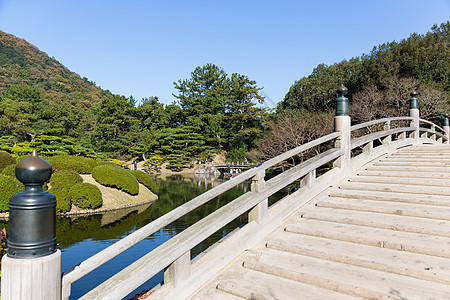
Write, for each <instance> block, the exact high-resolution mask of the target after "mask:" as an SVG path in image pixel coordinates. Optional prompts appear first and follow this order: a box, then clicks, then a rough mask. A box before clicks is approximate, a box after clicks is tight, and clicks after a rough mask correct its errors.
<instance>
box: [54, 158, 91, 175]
mask: <svg viewBox="0 0 450 300" xmlns="http://www.w3.org/2000/svg"><path fill="white" fill-rule="evenodd" d="M47 161H48V162H49V163H50V164H51V165H52V168H53V172H56V171H61V170H72V171H75V172H77V173H79V174H89V173H91V170H92V168H91V167H90V165H89V164H88V163H87V161H84V160H83V159H80V157H78V156H71V155H56V156H52V157H49V158H47Z"/></svg>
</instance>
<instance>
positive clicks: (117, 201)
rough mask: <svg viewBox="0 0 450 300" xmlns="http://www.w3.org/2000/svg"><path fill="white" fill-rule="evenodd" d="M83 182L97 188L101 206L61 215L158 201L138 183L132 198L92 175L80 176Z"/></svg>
mask: <svg viewBox="0 0 450 300" xmlns="http://www.w3.org/2000/svg"><path fill="white" fill-rule="evenodd" d="M80 176H81V178H82V179H83V182H86V183H90V184H93V185H95V186H97V187H98V188H99V189H100V191H101V192H102V199H103V205H102V207H100V208H97V209H89V210H86V209H81V208H78V207H76V206H75V205H72V208H71V210H70V211H69V212H67V213H65V214H62V215H64V216H69V215H89V214H99V213H104V212H110V211H116V210H122V209H126V208H131V207H137V206H142V205H146V204H149V203H151V202H154V201H156V200H158V196H157V195H155V194H154V193H153V192H152V191H150V190H149V189H148V188H147V187H145V186H144V185H142V184H140V183H139V193H138V194H137V195H136V196H132V195H130V194H127V193H125V192H123V191H120V190H118V189H115V188H111V187H107V186H104V185H101V184H100V183H98V182H97V181H95V179H94V178H93V177H92V175H80ZM8 218H9V213H1V214H0V219H8Z"/></svg>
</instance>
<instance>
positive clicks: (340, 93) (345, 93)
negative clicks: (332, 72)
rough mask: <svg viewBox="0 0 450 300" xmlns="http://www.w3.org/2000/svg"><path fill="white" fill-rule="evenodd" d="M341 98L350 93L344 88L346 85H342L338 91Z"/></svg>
mask: <svg viewBox="0 0 450 300" xmlns="http://www.w3.org/2000/svg"><path fill="white" fill-rule="evenodd" d="M336 92H337V93H338V95H339V97H342V96H345V95H347V93H348V89H347V88H346V87H345V86H344V84H341V85H340V86H339V87H338V89H337V90H336Z"/></svg>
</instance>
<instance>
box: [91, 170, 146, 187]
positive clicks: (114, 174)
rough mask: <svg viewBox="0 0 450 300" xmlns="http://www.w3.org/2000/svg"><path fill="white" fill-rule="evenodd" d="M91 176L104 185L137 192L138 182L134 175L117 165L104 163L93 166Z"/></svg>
mask: <svg viewBox="0 0 450 300" xmlns="http://www.w3.org/2000/svg"><path fill="white" fill-rule="evenodd" d="M92 177H94V179H95V180H96V181H97V182H98V183H100V184H102V185H105V186H109V187H114V188H117V189H119V190H122V191H124V192H127V193H128V194H131V195H137V194H138V193H139V183H138V181H137V179H136V177H134V175H133V174H132V173H131V172H130V171H127V170H124V169H122V168H121V167H119V166H116V165H112V164H106V165H100V166H97V167H95V168H94V169H93V170H92Z"/></svg>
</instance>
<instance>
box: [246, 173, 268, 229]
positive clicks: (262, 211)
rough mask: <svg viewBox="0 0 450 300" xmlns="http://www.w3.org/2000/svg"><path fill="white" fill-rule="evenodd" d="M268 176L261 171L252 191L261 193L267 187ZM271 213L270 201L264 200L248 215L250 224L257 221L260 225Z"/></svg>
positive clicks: (253, 182)
mask: <svg viewBox="0 0 450 300" xmlns="http://www.w3.org/2000/svg"><path fill="white" fill-rule="evenodd" d="M265 176H266V171H265V170H261V171H259V172H258V173H257V174H256V176H255V177H253V179H252V184H251V191H252V192H256V193H257V192H259V191H261V190H262V189H263V188H264V186H265V181H264V177H265ZM268 213H269V199H264V200H263V201H261V202H260V203H259V204H258V205H256V206H255V207H254V208H253V209H252V210H251V211H250V212H249V213H248V222H249V223H250V222H252V221H255V222H256V223H258V224H260V223H262V222H264V221H265V220H266V219H267V216H268Z"/></svg>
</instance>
